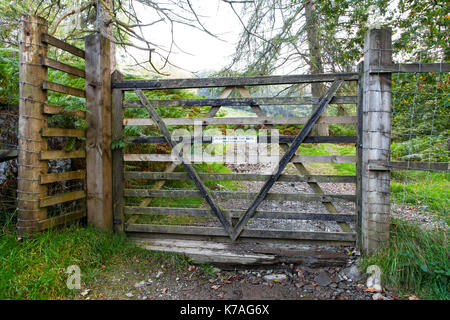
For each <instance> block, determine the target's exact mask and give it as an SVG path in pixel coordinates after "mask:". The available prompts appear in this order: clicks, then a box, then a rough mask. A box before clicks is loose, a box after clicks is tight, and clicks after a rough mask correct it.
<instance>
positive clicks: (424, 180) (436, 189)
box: [391, 171, 450, 224]
mask: <svg viewBox="0 0 450 320" xmlns="http://www.w3.org/2000/svg"><path fill="white" fill-rule="evenodd" d="M449 180H450V175H449V173H448V172H424V171H392V172H391V201H392V202H393V203H397V204H404V205H409V206H414V207H416V208H417V210H420V211H422V212H424V213H429V214H432V215H436V214H437V215H438V216H439V218H440V219H442V220H444V221H446V222H447V224H448V223H450V216H449V214H448V208H449V199H448V197H447V192H448V191H447V190H448V185H449V182H450V181H449Z"/></svg>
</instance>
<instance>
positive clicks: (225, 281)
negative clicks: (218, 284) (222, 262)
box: [220, 279, 231, 284]
mask: <svg viewBox="0 0 450 320" xmlns="http://www.w3.org/2000/svg"><path fill="white" fill-rule="evenodd" d="M220 281H222V283H225V284H230V283H231V281H230V280H223V279H222V280H220Z"/></svg>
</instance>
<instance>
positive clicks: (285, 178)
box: [124, 171, 356, 183]
mask: <svg viewBox="0 0 450 320" xmlns="http://www.w3.org/2000/svg"><path fill="white" fill-rule="evenodd" d="M198 176H199V177H200V178H201V179H202V180H204V181H208V180H209V181H266V180H267V179H268V178H269V177H270V174H263V173H261V174H259V173H258V174H256V173H255V174H253V173H222V174H220V173H199V174H198ZM124 177H125V178H127V179H146V180H163V179H164V180H189V179H190V178H189V176H188V174H187V173H184V172H171V173H167V172H146V171H126V172H125V173H124ZM278 181H279V182H321V183H339V182H341V183H354V182H356V177H355V176H350V175H348V176H347V175H341V176H338V175H305V176H304V175H297V174H282V175H281V176H280V178H279V179H278Z"/></svg>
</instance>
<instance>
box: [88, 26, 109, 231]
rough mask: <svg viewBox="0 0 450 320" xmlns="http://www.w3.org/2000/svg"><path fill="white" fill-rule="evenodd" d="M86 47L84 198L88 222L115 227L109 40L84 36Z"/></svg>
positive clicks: (105, 227) (98, 35)
mask: <svg viewBox="0 0 450 320" xmlns="http://www.w3.org/2000/svg"><path fill="white" fill-rule="evenodd" d="M84 43H85V48H86V81H85V90H86V109H88V110H89V112H87V113H86V174H87V176H86V187H87V193H88V198H87V201H86V206H87V214H88V222H89V223H90V224H92V225H93V226H95V227H97V228H99V229H103V230H113V229H114V217H113V178H112V176H113V170H112V150H111V142H112V140H111V135H112V132H111V112H112V110H111V99H112V94H111V58H112V57H111V44H110V40H109V39H107V38H105V37H104V36H102V35H101V34H99V33H97V34H91V35H89V36H87V37H85V38H84Z"/></svg>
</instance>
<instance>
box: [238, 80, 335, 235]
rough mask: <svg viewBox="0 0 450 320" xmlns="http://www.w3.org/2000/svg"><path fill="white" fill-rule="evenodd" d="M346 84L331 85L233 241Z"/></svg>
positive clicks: (255, 202) (239, 223) (239, 227)
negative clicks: (334, 97) (336, 94)
mask: <svg viewBox="0 0 450 320" xmlns="http://www.w3.org/2000/svg"><path fill="white" fill-rule="evenodd" d="M343 83H344V81H343V80H336V81H335V82H333V84H332V85H331V87H330V89H329V90H328V92H327V93H326V94H325V96H324V97H323V98H322V100H321V101H320V103H319V107H318V108H317V109H316V111H314V113H313V114H312V115H311V117H310V118H309V119H308V121H307V122H306V124H305V125H304V126H303V128H302V130H301V131H300V132H299V134H298V135H297V136H296V137H295V139H294V141H293V142H292V144H291V146H290V147H289V149H288V150H287V151H286V152H285V154H284V155H283V157H282V158H281V160H280V162H279V163H278V166H277V168H276V170H275V173H273V174H272V175H271V176H270V177H269V179H268V180H267V181H266V183H265V184H264V186H263V187H262V188H261V190H260V191H259V193H258V195H257V196H256V198H255V200H253V203H252V204H251V205H250V207H249V208H248V209H247V211H246V212H245V214H244V215H243V216H241V218H240V219H239V221H238V223H237V224H236V226H235V227H234V229H233V233H232V235H231V239H232V240H233V241H235V240H236V239H237V238H238V237H239V235H240V234H241V232H242V230H243V229H244V227H245V225H246V224H247V222H248V220H250V219H251V218H252V217H253V216H254V215H255V212H256V209H257V208H258V206H259V205H260V204H261V202H262V201H263V200H264V198H265V197H266V195H267V193H268V192H269V190H270V189H271V188H272V186H273V185H274V183H275V182H276V181H277V180H278V178H279V177H280V175H281V173H282V172H283V170H284V168H285V167H286V166H287V164H288V163H289V161H291V159H292V157H293V156H294V155H295V152H296V151H297V149H298V147H299V146H300V145H301V144H302V143H303V141H304V140H305V139H306V137H307V136H308V134H309V133H310V131H311V129H312V127H313V126H314V125H315V124H316V122H317V120H318V119H319V118H320V116H321V114H322V112H323V111H324V110H325V108H326V107H327V106H328V104H329V103H330V101H331V99H332V98H333V96H334V95H335V93H336V92H337V90H338V89H339V88H340V87H341V86H342V84H343Z"/></svg>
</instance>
